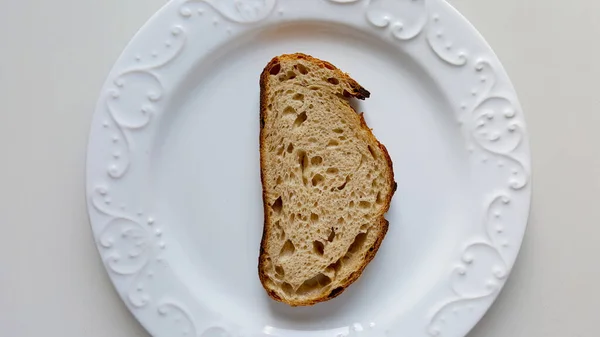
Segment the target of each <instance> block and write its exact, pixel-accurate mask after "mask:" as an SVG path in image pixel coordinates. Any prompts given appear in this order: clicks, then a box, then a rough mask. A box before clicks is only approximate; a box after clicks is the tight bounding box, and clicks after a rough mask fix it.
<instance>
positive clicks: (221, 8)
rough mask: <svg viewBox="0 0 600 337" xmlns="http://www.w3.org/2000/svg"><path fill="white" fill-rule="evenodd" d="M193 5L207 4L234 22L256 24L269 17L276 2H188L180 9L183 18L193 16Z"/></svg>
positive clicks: (270, 0)
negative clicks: (191, 5)
mask: <svg viewBox="0 0 600 337" xmlns="http://www.w3.org/2000/svg"><path fill="white" fill-rule="evenodd" d="M193 3H205V4H207V5H209V6H210V7H212V8H213V9H215V10H216V11H217V12H219V14H221V15H222V16H223V17H224V18H226V19H227V20H229V21H232V22H236V23H254V22H258V21H261V20H264V19H266V18H267V17H269V15H270V14H271V13H272V12H273V9H274V8H275V5H276V0H245V1H243V0H227V1H223V0H186V1H185V2H184V3H183V5H181V7H180V8H179V13H180V14H181V16H183V17H185V18H188V17H191V16H192V13H193V11H192V9H191V8H190V7H189V5H190V4H193ZM198 14H200V15H202V14H203V11H202V9H198Z"/></svg>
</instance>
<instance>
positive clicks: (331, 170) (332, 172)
mask: <svg viewBox="0 0 600 337" xmlns="http://www.w3.org/2000/svg"><path fill="white" fill-rule="evenodd" d="M339 171H340V170H338V169H337V167H330V168H328V169H327V171H326V172H327V174H337V173H338V172H339Z"/></svg>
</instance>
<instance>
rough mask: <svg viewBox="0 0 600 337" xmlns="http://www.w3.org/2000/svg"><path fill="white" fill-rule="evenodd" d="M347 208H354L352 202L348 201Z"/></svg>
mask: <svg viewBox="0 0 600 337" xmlns="http://www.w3.org/2000/svg"><path fill="white" fill-rule="evenodd" d="M348 207H350V208H354V200H350V202H349V203H348Z"/></svg>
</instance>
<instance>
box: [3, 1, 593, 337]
mask: <svg viewBox="0 0 600 337" xmlns="http://www.w3.org/2000/svg"><path fill="white" fill-rule="evenodd" d="M164 2H165V0H102V1H84V0H51V1H49V0H29V1H16V0H0V226H1V227H0V230H1V231H0V336H2V337H4V336H7V337H8V336H10V337H13V336H14V337H20V336H61V337H81V336H86V337H106V336H111V337H131V336H148V335H147V333H146V332H145V331H144V330H143V329H142V328H141V326H140V325H139V324H138V323H137V322H136V321H135V319H133V317H132V316H131V314H129V312H128V311H127V310H126V308H125V306H124V305H123V304H122V303H121V300H120V299H119V298H118V296H117V294H116V293H115V291H114V290H113V288H112V285H111V283H110V281H109V279H108V276H107V274H106V271H105V270H104V267H103V266H102V263H101V261H100V258H99V255H98V253H97V251H96V247H95V245H94V242H93V239H92V235H91V230H90V226H89V223H88V219H87V214H86V206H85V196H84V173H85V172H84V164H85V151H86V145H87V136H88V131H89V125H90V121H91V117H92V112H93V111H94V106H95V103H96V99H97V97H98V93H99V90H100V87H101V85H102V83H103V82H104V80H105V76H106V75H107V74H108V71H109V70H110V68H111V66H112V64H113V62H114V61H115V60H116V58H117V57H118V55H119V53H120V52H121V51H122V49H123V48H124V47H125V45H126V44H127V42H128V41H129V39H130V38H131V37H132V36H133V34H134V33H135V31H136V30H137V29H138V28H139V27H141V25H142V24H143V23H144V22H145V21H146V20H147V19H148V18H149V17H150V16H151V15H152V14H153V13H154V12H155V11H156V10H157V9H158V8H159V7H160V6H162V5H163V4H164ZM452 3H453V4H454V5H455V6H456V7H457V8H458V9H459V10H460V11H461V12H462V13H463V14H464V15H465V16H466V17H467V18H468V19H469V20H470V21H471V22H472V23H473V24H474V25H475V26H476V27H477V29H478V30H479V31H480V32H481V33H482V34H483V35H484V36H485V38H486V39H487V40H488V42H489V43H490V44H491V45H492V47H493V48H494V50H495V51H496V53H497V54H498V56H499V57H500V59H501V61H502V62H503V64H504V66H505V68H506V70H507V71H508V73H509V75H510V77H511V79H512V81H513V83H514V85H515V87H516V89H517V92H518V94H519V98H520V100H521V103H522V105H523V109H524V112H525V114H526V119H527V123H528V128H529V132H530V137H531V138H530V141H531V146H532V155H533V202H532V210H531V217H530V221H529V227H528V230H527V235H526V237H525V240H524V244H523V248H522V251H521V254H520V256H519V258H518V260H517V264H516V266H515V268H514V270H513V273H512V275H511V277H510V279H509V281H508V283H507V284H506V287H505V289H504V291H503V292H502V294H501V295H500V297H499V299H498V300H497V302H496V303H495V304H494V306H493V307H492V308H491V309H490V311H489V312H488V314H487V315H486V316H485V317H484V319H483V320H482V321H481V322H480V324H479V325H477V327H476V328H475V329H474V331H473V332H472V333H471V334H470V335H469V337H484V336H485V337H506V336H511V337H542V336H543V337H554V336H557V337H588V336H589V337H592V336H598V333H599V332H598V331H599V330H598V319H599V318H600V317H599V314H600V286H599V285H598V284H599V282H600V262H599V261H598V260H599V258H600V132H599V127H600V83H599V79H600V2H598V1H591V0H570V1H564V0H454V1H452Z"/></svg>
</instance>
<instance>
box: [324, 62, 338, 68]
mask: <svg viewBox="0 0 600 337" xmlns="http://www.w3.org/2000/svg"><path fill="white" fill-rule="evenodd" d="M323 65H324V66H325V68H327V69H329V70H333V69H335V67H334V66H333V64H331V63H329V62H323Z"/></svg>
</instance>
